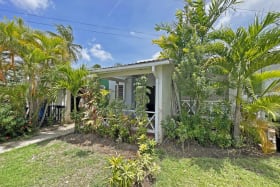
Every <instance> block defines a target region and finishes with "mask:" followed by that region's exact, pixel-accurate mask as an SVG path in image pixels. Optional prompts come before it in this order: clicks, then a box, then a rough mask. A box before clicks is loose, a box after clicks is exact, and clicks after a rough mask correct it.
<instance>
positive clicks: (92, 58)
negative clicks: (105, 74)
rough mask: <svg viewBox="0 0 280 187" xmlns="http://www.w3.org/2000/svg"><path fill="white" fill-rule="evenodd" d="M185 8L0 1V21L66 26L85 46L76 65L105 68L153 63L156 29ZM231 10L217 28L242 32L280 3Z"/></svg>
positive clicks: (261, 0) (108, 1)
mask: <svg viewBox="0 0 280 187" xmlns="http://www.w3.org/2000/svg"><path fill="white" fill-rule="evenodd" d="M207 3H209V0H207ZM183 6H184V0H0V19H1V21H2V20H3V19H4V18H8V19H13V18H14V17H21V18H23V20H24V21H25V23H26V24H27V25H28V26H30V27H31V28H34V29H39V30H43V31H55V25H56V24H62V25H65V26H67V25H70V26H71V27H72V29H73V33H74V39H75V41H74V43H76V44H80V45H81V46H82V47H83V49H82V51H81V54H82V55H81V58H80V60H79V61H78V63H77V64H75V65H74V66H79V65H80V64H86V65H87V66H88V67H91V66H93V65H94V64H100V65H101V66H102V67H108V66H114V65H116V64H128V63H134V62H137V61H141V60H146V59H153V58H156V57H157V56H158V54H159V52H160V50H161V49H160V48H159V47H158V46H157V45H155V44H153V43H152V40H153V39H157V38H159V37H160V35H162V34H163V33H160V32H157V31H155V29H154V28H155V25H156V24H160V23H171V22H173V21H175V12H176V10H179V9H182V8H183ZM235 8H236V9H235V10H230V11H228V12H226V13H225V14H223V15H222V17H221V18H220V19H219V20H218V22H217V23H216V25H215V28H216V29H218V28H221V27H225V26H230V27H232V28H237V27H239V26H244V27H246V26H247V25H248V24H250V23H252V21H253V20H254V16H255V15H258V16H259V17H263V16H265V15H266V14H267V12H269V11H280V0H243V3H240V4H239V5H237V6H236V7H235Z"/></svg>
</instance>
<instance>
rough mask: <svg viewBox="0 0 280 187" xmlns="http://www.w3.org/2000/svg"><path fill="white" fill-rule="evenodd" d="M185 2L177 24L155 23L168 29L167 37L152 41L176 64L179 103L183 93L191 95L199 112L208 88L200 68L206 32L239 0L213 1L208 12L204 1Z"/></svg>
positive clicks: (175, 80) (177, 14) (163, 54)
mask: <svg viewBox="0 0 280 187" xmlns="http://www.w3.org/2000/svg"><path fill="white" fill-rule="evenodd" d="M185 2H186V6H185V7H184V9H183V10H179V11H177V12H176V18H177V21H176V22H175V23H173V24H159V25H157V26H156V30H163V31H165V32H167V36H161V37H160V38H159V39H157V40H153V42H154V43H155V44H157V45H159V47H161V48H162V49H163V51H162V52H161V56H162V57H164V58H170V59H172V60H173V61H174V63H175V65H176V68H175V73H174V77H173V78H174V86H175V87H176V89H175V90H176V92H177V93H176V98H177V100H178V103H181V97H182V96H188V98H189V99H190V100H191V102H192V103H196V107H195V108H196V109H195V110H196V111H193V112H194V113H199V108H200V107H199V103H201V102H202V101H203V100H205V98H206V97H207V93H208V89H209V88H208V87H209V86H208V83H207V80H206V79H205V75H206V74H205V73H206V72H205V71H201V69H202V66H203V63H204V59H205V49H204V48H205V47H204V45H205V43H206V42H207V35H208V33H209V32H210V31H211V29H212V28H213V25H214V24H215V23H216V21H217V20H218V18H219V17H220V16H221V15H222V14H223V13H224V12H225V11H226V10H228V9H229V8H231V7H233V6H234V5H235V4H237V3H238V1H237V0H212V1H211V3H210V5H209V11H207V10H206V1H205V0H198V1H195V0H186V1H185ZM179 110H180V105H179ZM180 111H181V110H180Z"/></svg>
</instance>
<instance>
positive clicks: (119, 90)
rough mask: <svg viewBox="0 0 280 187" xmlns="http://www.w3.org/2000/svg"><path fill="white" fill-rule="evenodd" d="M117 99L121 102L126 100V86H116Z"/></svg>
mask: <svg viewBox="0 0 280 187" xmlns="http://www.w3.org/2000/svg"><path fill="white" fill-rule="evenodd" d="M115 98H116V99H121V100H123V99H124V85H120V84H117V85H115Z"/></svg>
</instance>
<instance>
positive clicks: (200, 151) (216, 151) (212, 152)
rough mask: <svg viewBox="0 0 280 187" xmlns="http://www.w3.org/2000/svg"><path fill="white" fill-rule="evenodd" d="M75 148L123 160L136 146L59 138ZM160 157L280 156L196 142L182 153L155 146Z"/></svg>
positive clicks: (89, 137)
mask: <svg viewBox="0 0 280 187" xmlns="http://www.w3.org/2000/svg"><path fill="white" fill-rule="evenodd" d="M60 139H61V140H63V141H66V142H68V143H71V144H75V145H76V146H80V147H83V148H84V149H88V150H91V151H94V152H98V153H103V154H107V155H109V156H116V155H122V156H123V157H125V158H135V156H136V153H137V145H133V144H128V143H118V142H115V141H113V140H112V139H110V138H103V137H100V136H98V135H96V134H70V135H67V136H64V137H61V138H60ZM157 148H158V150H159V151H158V152H159V155H160V156H164V155H169V156H174V157H185V158H190V157H211V158H225V157H229V158H237V157H268V156H272V155H277V156H280V153H279V152H278V153H274V154H269V155H265V154H263V153H262V152H261V150H260V149H259V148H258V147H253V146H250V147H244V148H240V149H235V148H227V149H221V148H219V147H216V146H210V147H204V146H201V145H199V144H198V143H196V142H190V143H189V144H186V145H185V150H184V152H183V151H182V148H181V145H179V144H177V143H175V142H172V141H164V142H163V143H162V144H161V145H158V146H157Z"/></svg>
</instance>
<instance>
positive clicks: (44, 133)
mask: <svg viewBox="0 0 280 187" xmlns="http://www.w3.org/2000/svg"><path fill="white" fill-rule="evenodd" d="M73 132H74V124H68V125H63V126H58V127H57V128H43V129H42V130H40V132H39V134H38V135H36V136H33V137H31V138H29V139H26V140H19V141H11V142H5V143H2V144H0V154H1V153H4V152H8V151H11V150H13V149H17V148H20V147H25V146H28V145H31V144H35V143H39V142H43V141H46V140H51V139H55V138H58V137H60V136H65V135H67V134H71V133H73Z"/></svg>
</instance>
